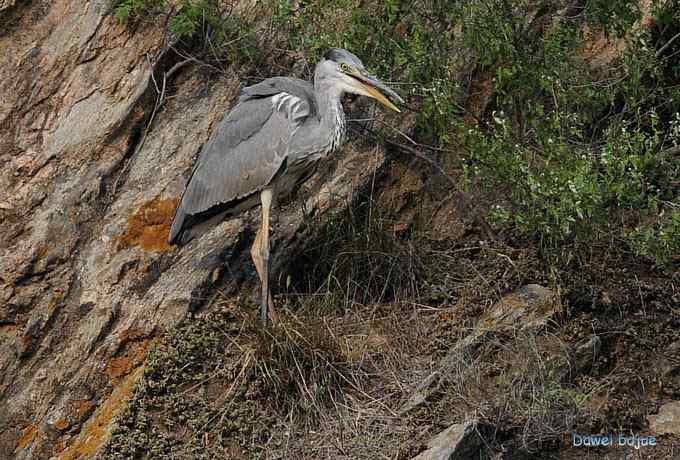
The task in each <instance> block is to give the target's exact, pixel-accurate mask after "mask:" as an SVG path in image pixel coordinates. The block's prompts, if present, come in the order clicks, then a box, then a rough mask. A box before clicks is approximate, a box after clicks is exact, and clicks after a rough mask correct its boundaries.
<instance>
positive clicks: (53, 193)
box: [0, 0, 384, 458]
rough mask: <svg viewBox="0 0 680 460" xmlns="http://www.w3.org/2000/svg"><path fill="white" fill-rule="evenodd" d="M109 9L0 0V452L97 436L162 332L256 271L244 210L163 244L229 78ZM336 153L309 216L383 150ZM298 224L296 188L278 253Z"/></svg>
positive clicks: (344, 192)
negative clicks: (184, 62) (199, 67)
mask: <svg viewBox="0 0 680 460" xmlns="http://www.w3.org/2000/svg"><path fill="white" fill-rule="evenodd" d="M108 8H109V6H108V2H107V1H106V0H101V1H84V0H83V1H56V2H48V1H39V0H36V1H30V2H18V3H17V4H15V3H14V2H3V3H2V4H0V24H2V26H1V27H0V50H1V54H0V95H1V98H0V101H1V102H0V139H2V140H1V141H0V164H1V165H2V166H1V168H0V171H1V172H0V189H1V192H0V234H1V235H2V237H1V238H0V370H1V372H0V375H1V377H0V395H1V396H0V401H2V402H1V404H2V415H1V416H0V433H1V435H0V436H1V437H0V457H2V458H12V457H16V458H48V457H50V456H52V455H56V454H58V453H60V455H62V456H63V458H76V457H78V456H83V455H85V456H87V455H88V454H89V453H92V452H94V451H95V450H96V449H97V448H98V447H99V445H100V443H101V442H102V440H103V439H104V433H103V431H105V430H106V425H107V423H108V422H109V421H110V420H111V418H112V417H113V416H115V415H116V413H117V411H119V410H120V408H121V407H123V405H124V403H123V401H124V400H125V398H126V397H129V395H130V392H131V388H132V385H133V384H134V382H135V379H136V378H137V377H138V376H139V369H140V365H141V363H142V361H143V358H144V354H145V351H146V350H147V348H148V346H149V344H150V343H152V342H153V340H154V337H155V336H156V335H157V334H158V332H159V331H161V330H165V329H166V328H168V327H170V326H172V325H173V324H175V323H176V322H177V321H179V320H180V319H181V318H183V317H184V316H185V315H186V314H187V312H188V311H190V310H196V309H198V308H200V307H201V305H202V304H203V303H204V302H205V301H206V299H208V298H209V297H210V296H211V295H212V293H213V292H215V289H216V287H217V286H224V285H225V283H227V282H230V283H231V282H236V283H241V282H243V281H244V280H249V279H251V278H252V277H253V273H254V272H253V269H252V266H251V265H250V262H249V255H248V254H249V253H248V248H249V244H250V243H251V242H252V239H253V237H254V230H253V228H256V227H254V225H256V223H253V222H252V217H253V216H250V215H244V216H242V217H240V218H237V219H232V220H230V221H228V222H225V223H224V224H222V225H219V226H218V227H216V228H215V229H213V230H212V231H211V232H210V234H209V235H206V236H205V237H204V238H201V239H200V240H196V241H194V242H192V243H191V244H189V245H188V246H187V247H184V248H182V249H181V250H178V249H176V248H175V247H170V246H168V244H167V243H166V239H167V233H168V229H169V225H170V222H171V220H172V216H173V212H174V207H175V205H176V203H177V201H178V197H179V196H180V194H181V192H182V190H183V187H184V183H185V178H186V175H187V174H188V171H189V170H190V168H191V165H192V163H193V160H194V158H195V155H196V154H197V152H198V151H199V149H200V147H201V145H202V144H203V143H204V142H205V141H206V139H207V137H208V136H209V134H210V130H211V129H212V128H213V127H214V126H215V124H216V123H217V122H219V120H220V119H221V117H222V116H223V114H224V112H225V110H227V109H228V108H229V107H230V105H231V104H232V103H233V102H234V101H235V98H236V96H237V94H238V91H239V88H240V83H239V79H238V77H237V76H236V75H233V74H232V75H230V74H229V73H228V72H229V70H228V67H227V73H226V74H225V75H223V76H221V77H220V78H212V79H206V78H203V77H202V76H201V75H199V73H198V72H195V71H192V68H191V67H192V66H190V65H189V66H186V67H185V68H184V69H181V71H179V72H177V71H174V70H172V67H173V66H174V65H175V64H177V62H178V61H177V59H174V60H173V57H172V56H168V37H167V35H166V34H164V32H163V30H162V28H161V27H160V26H149V27H145V28H144V29H143V33H134V32H131V31H130V30H128V29H126V28H125V27H124V26H123V25H121V24H120V23H119V22H118V21H117V20H116V19H115V18H114V17H113V16H112V15H110V14H109V11H108ZM175 70H178V68H175ZM194 70H195V68H194ZM170 71H172V72H170ZM170 94H171V95H172V97H168V95H170ZM161 98H162V99H161ZM161 100H162V101H163V105H162V106H159V104H158V103H159V102H160V101H161ZM338 158H339V162H340V164H339V165H338V166H337V168H333V169H334V172H332V173H331V177H330V180H328V179H329V178H328V177H325V179H326V180H325V181H324V185H323V186H321V185H320V182H319V177H320V176H319V175H317V176H316V178H315V179H313V180H312V181H311V182H310V183H309V184H310V185H309V186H308V190H307V191H306V192H305V193H307V198H306V199H307V205H308V206H307V208H306V213H307V216H309V215H311V214H322V213H323V212H324V211H326V210H327V209H329V207H330V205H331V204H332V203H331V200H334V202H338V203H343V202H347V201H349V200H350V199H351V195H352V193H353V191H355V190H357V189H360V188H361V187H362V184H364V183H365V181H366V179H367V178H369V177H371V175H372V174H373V173H374V171H375V170H376V168H379V167H380V165H381V164H382V162H383V159H384V155H383V153H382V152H381V151H380V149H377V150H376V149H375V148H372V147H370V146H369V147H364V148H363V149H356V148H352V147H350V148H348V149H345V151H343V152H341V153H340V155H339V156H338ZM254 216H255V218H258V217H257V214H255V215H254ZM302 222H303V213H302V211H301V207H300V206H299V205H297V204H295V205H291V206H288V207H287V208H285V209H283V210H282V211H281V213H280V214H279V215H278V224H277V227H278V230H277V231H276V232H275V234H276V236H275V241H274V243H273V244H274V248H275V251H276V257H277V261H278V260H283V259H285V258H286V257H288V256H289V255H290V254H291V253H292V252H294V250H295V247H296V244H298V241H299V238H300V236H299V235H300V232H299V231H300V229H301V225H302ZM275 265H276V266H280V265H281V264H279V263H275ZM284 266H285V264H284ZM83 424H84V426H85V428H84V429H83V430H82V431H81V432H80V435H79V436H78V437H77V439H73V438H71V437H70V436H69V435H67V436H66V438H65V437H64V433H66V432H68V431H70V432H71V433H73V432H74V431H73V428H74V427H77V426H80V425H83Z"/></svg>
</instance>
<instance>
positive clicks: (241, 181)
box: [169, 92, 309, 242]
mask: <svg viewBox="0 0 680 460" xmlns="http://www.w3.org/2000/svg"><path fill="white" fill-rule="evenodd" d="M308 115H309V104H308V102H307V101H306V100H304V99H302V98H298V97H296V96H293V95H291V94H288V93H282V92H279V93H276V94H274V95H272V96H270V97H266V96H265V97H258V98H252V99H246V100H243V99H242V100H241V102H239V104H238V105H237V106H236V107H235V108H234V109H233V110H232V111H231V112H229V114H228V115H227V116H226V117H225V118H224V120H222V122H221V123H220V124H219V125H218V127H217V129H216V130H215V132H214V133H213V135H212V136H211V137H210V139H209V141H208V142H207V143H206V145H205V146H204V147H203V150H202V151H201V153H200V155H199V158H198V161H197V164H196V165H195V167H194V170H193V172H192V175H191V177H190V179H189V182H188V184H187V187H186V189H185V191H184V194H183V195H182V199H181V201H180V204H179V206H178V207H177V211H176V212H175V218H174V220H173V223H172V227H171V229H170V238H169V240H170V242H176V241H177V240H178V237H179V236H180V235H181V233H182V232H183V230H185V229H186V228H187V227H189V226H191V225H193V223H196V222H191V221H192V220H193V221H195V220H196V219H189V222H188V221H187V218H188V217H198V216H204V217H210V216H211V215H214V214H215V211H216V210H219V211H223V210H224V209H222V208H225V207H226V208H228V207H229V205H230V203H235V202H239V201H240V200H242V199H244V198H246V197H248V196H250V195H252V194H254V193H257V192H259V191H261V190H262V189H263V188H265V187H266V186H267V185H268V184H269V183H270V182H271V180H272V179H273V178H274V176H275V175H276V173H277V172H278V171H279V169H280V168H281V165H282V164H283V163H284V160H285V158H286V154H287V150H288V145H289V142H290V139H291V137H292V135H293V134H294V133H295V131H296V129H297V128H298V127H299V126H300V124H301V123H302V122H303V121H304V119H305V118H306V117H307V116H308Z"/></svg>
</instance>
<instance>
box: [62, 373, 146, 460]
mask: <svg viewBox="0 0 680 460" xmlns="http://www.w3.org/2000/svg"><path fill="white" fill-rule="evenodd" d="M143 370H144V367H143V366H139V367H138V368H137V369H135V370H134V371H133V372H132V373H131V374H129V375H128V376H127V377H125V378H124V379H123V380H122V381H121V382H120V384H119V385H118V386H116V387H115V388H114V390H113V392H112V393H111V395H110V396H109V397H108V398H107V399H106V401H104V403H103V404H102V405H101V406H100V407H99V409H98V410H97V412H96V413H95V414H94V418H93V419H92V420H91V421H90V422H89V423H87V424H85V426H84V427H83V429H82V430H81V431H80V435H79V436H78V437H77V438H76V439H75V441H74V442H73V444H71V445H70V446H68V447H67V448H66V450H64V451H63V452H61V453H60V454H59V457H58V459H59V460H80V459H86V458H92V456H93V455H94V454H95V453H96V452H97V451H98V450H99V449H100V448H101V447H102V446H103V445H104V443H105V442H106V441H107V439H108V437H109V434H110V428H111V426H112V423H111V422H112V421H113V419H114V418H115V417H116V416H117V415H118V414H119V413H120V412H121V411H122V410H123V409H124V408H125V407H126V406H127V403H128V401H129V400H130V399H131V398H132V394H133V391H134V387H135V383H136V382H137V380H138V379H139V378H140V377H141V376H142V372H143Z"/></svg>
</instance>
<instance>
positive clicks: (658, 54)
mask: <svg viewBox="0 0 680 460" xmlns="http://www.w3.org/2000/svg"><path fill="white" fill-rule="evenodd" d="M678 37H680V32H678V33H677V34H675V35H673V37H671V39H670V40H668V41H667V42H666V44H665V45H663V46H662V47H661V48H659V51H657V52H656V54H655V55H654V57H656V58H657V59H658V58H659V56H661V55H662V54H663V52H664V51H666V49H668V47H669V46H671V43H673V42H674V41H675V40H676V39H677V38H678Z"/></svg>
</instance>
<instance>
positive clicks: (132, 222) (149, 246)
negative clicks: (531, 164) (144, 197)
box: [118, 198, 179, 252]
mask: <svg viewBox="0 0 680 460" xmlns="http://www.w3.org/2000/svg"><path fill="white" fill-rule="evenodd" d="M178 202H179V199H177V198H173V199H166V200H161V199H160V198H154V199H153V200H151V201H149V202H147V203H145V204H143V205H142V206H141V207H140V208H139V209H138V210H137V211H136V212H135V213H134V214H132V215H131V216H130V217H129V218H128V229H127V231H126V232H125V233H123V234H122V235H120V236H119V237H118V247H119V249H125V248H128V247H130V246H139V247H140V248H142V249H144V250H146V251H153V252H164V251H169V250H170V249H171V248H172V246H170V245H169V244H168V234H169V233H170V225H171V224H172V218H173V217H174V215H175V208H176V207H177V203H178Z"/></svg>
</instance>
